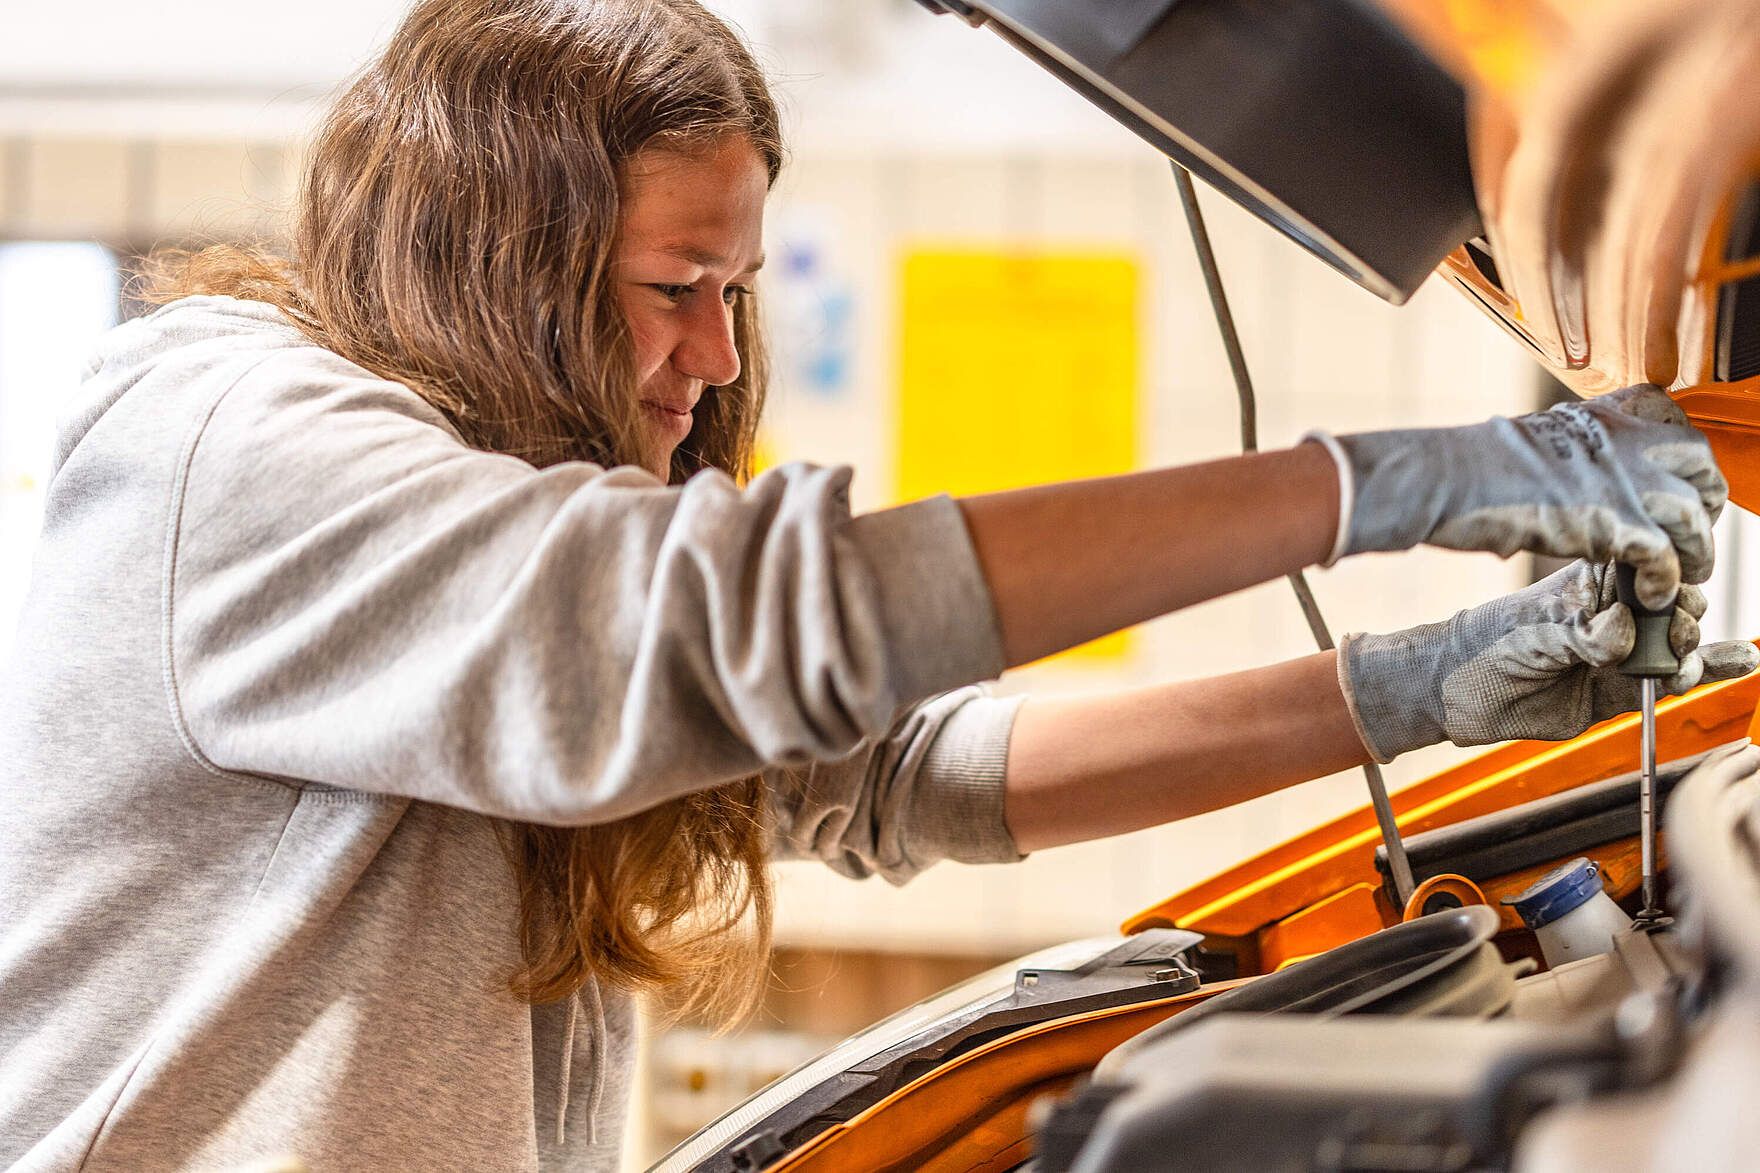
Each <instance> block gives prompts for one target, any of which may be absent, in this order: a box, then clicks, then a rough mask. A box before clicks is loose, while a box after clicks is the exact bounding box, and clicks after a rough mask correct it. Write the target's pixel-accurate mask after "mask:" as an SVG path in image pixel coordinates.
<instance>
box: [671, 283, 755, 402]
mask: <svg viewBox="0 0 1760 1173" xmlns="http://www.w3.org/2000/svg"><path fill="white" fill-rule="evenodd" d="M672 361H673V365H674V366H676V367H677V368H678V370H679V373H680V374H683V375H686V376H688V377H690V378H693V379H701V380H702V381H703V382H704V383H705V384H707V385H708V386H710V387H720V386H724V385H726V384H728V383H731V382H733V381H734V380H735V379H737V378H739V349H738V348H737V347H736V346H735V345H734V341H733V307H732V306H729V305H727V304H726V303H724V302H720V301H716V302H713V303H711V304H710V305H706V306H704V307H703V309H702V311H701V312H700V313H697V314H693V315H692V316H691V320H690V324H689V326H688V327H687V329H686V331H685V335H684V337H683V338H681V339H680V340H679V345H678V349H677V350H676V351H675V352H674V353H673V360H672Z"/></svg>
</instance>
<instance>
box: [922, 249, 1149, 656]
mask: <svg viewBox="0 0 1760 1173" xmlns="http://www.w3.org/2000/svg"><path fill="white" fill-rule="evenodd" d="M1138 285H1139V267H1138V264H1137V261H1136V260H1135V258H1133V257H1131V256H1129V255H1127V254H1122V253H1116V252H1095V253H1087V252H1083V253H1074V252H1034V251H1024V252H997V251H975V250H959V249H921V250H917V251H913V252H910V253H908V254H907V255H906V256H905V258H904V262H903V280H902V289H903V299H902V305H901V312H900V346H901V354H900V358H899V395H898V443H897V447H896V451H897V453H898V478H897V497H898V500H900V501H910V500H915V499H917V498H920V497H926V496H929V495H931V494H934V493H953V494H955V495H962V494H969V493H984V492H991V491H994V490H997V489H1011V488H1018V487H1020V486H1022V485H1031V484H1041V483H1044V482H1046V481H1058V480H1069V479H1071V478H1075V477H1089V476H1102V475H1106V474H1109V473H1120V472H1128V471H1129V470H1131V469H1132V468H1135V467H1136V464H1137V415H1138V382H1139V370H1138V365H1139V354H1138V341H1137V298H1138ZM1129 651H1130V638H1129V633H1120V634H1119V635H1115V636H1109V637H1107V638H1105V639H1102V640H1097V641H1095V642H1094V643H1092V644H1089V645H1087V646H1086V647H1084V648H1080V649H1077V650H1076V652H1074V653H1071V654H1072V655H1077V656H1081V657H1084V658H1092V657H1100V658H1116V657H1120V656H1124V655H1127V654H1128V653H1129Z"/></svg>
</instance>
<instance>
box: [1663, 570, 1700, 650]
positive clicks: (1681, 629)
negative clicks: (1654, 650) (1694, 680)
mask: <svg viewBox="0 0 1760 1173" xmlns="http://www.w3.org/2000/svg"><path fill="white" fill-rule="evenodd" d="M1682 589H1683V590H1688V589H1691V588H1687V587H1683V588H1682ZM1668 646H1669V648H1670V649H1672V650H1673V652H1674V654H1675V656H1676V658H1679V657H1681V656H1684V655H1686V654H1687V653H1688V652H1690V651H1692V650H1693V649H1694V648H1696V647H1698V646H1699V621H1698V620H1697V619H1694V618H1693V617H1692V616H1691V615H1689V614H1687V612H1686V611H1684V610H1682V609H1681V608H1679V607H1676V608H1675V611H1674V617H1673V618H1672V619H1670V620H1669V621H1668Z"/></svg>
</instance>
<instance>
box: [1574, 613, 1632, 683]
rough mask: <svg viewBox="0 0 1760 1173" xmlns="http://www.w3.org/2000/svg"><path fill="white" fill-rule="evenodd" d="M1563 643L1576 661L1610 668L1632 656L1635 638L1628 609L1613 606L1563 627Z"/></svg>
mask: <svg viewBox="0 0 1760 1173" xmlns="http://www.w3.org/2000/svg"><path fill="white" fill-rule="evenodd" d="M1563 627H1564V629H1565V642H1566V644H1567V645H1569V647H1570V650H1571V651H1572V652H1573V653H1574V654H1575V655H1576V657H1577V659H1579V660H1581V661H1582V662H1583V663H1585V664H1589V665H1592V666H1594V667H1596V668H1611V667H1613V666H1614V665H1615V664H1619V663H1623V662H1624V661H1625V658H1626V657H1627V656H1629V655H1631V654H1632V645H1633V643H1635V642H1636V640H1637V636H1638V628H1637V624H1635V623H1634V622H1633V621H1632V609H1631V608H1630V607H1628V606H1626V605H1625V604H1624V603H1615V604H1614V605H1613V606H1611V607H1609V608H1607V609H1606V610H1605V611H1602V612H1600V613H1599V614H1596V615H1592V616H1590V617H1589V618H1588V619H1587V620H1586V621H1584V620H1579V621H1577V622H1574V623H1567V624H1564V625H1563Z"/></svg>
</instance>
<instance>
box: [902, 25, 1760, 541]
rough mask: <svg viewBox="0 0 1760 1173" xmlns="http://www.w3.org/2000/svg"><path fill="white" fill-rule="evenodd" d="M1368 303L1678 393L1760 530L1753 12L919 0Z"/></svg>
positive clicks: (1578, 383)
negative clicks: (1436, 313)
mask: <svg viewBox="0 0 1760 1173" xmlns="http://www.w3.org/2000/svg"><path fill="white" fill-rule="evenodd" d="M922 2H923V3H924V4H926V5H927V6H928V7H930V8H931V9H934V10H936V11H941V12H949V13H953V14H954V15H957V16H961V17H963V18H965V19H966V20H968V21H969V22H971V23H973V24H976V25H982V26H985V27H987V28H989V29H991V30H992V31H994V32H995V33H996V34H998V35H999V36H1001V37H1003V39H1005V40H1007V41H1008V42H1009V43H1011V44H1013V45H1014V46H1015V47H1017V48H1018V49H1020V50H1021V51H1022V52H1023V53H1025V54H1026V55H1027V56H1029V57H1031V58H1032V59H1033V60H1034V61H1036V62H1038V63H1039V64H1040V65H1042V66H1043V67H1044V68H1046V69H1047V70H1048V71H1049V72H1051V73H1052V74H1054V75H1055V76H1056V77H1058V78H1059V79H1060V80H1061V81H1063V82H1064V83H1065V84H1067V85H1069V86H1071V87H1072V88H1074V89H1075V90H1077V91H1078V92H1080V93H1081V94H1083V95H1084V96H1085V97H1087V98H1088V99H1089V100H1091V101H1093V102H1094V103H1095V104H1096V105H1098V106H1099V107H1100V108H1101V109H1103V110H1105V111H1106V112H1107V113H1108V114H1110V115H1111V116H1113V117H1114V118H1116V119H1117V120H1118V121H1120V122H1121V123H1123V124H1124V125H1125V126H1127V127H1129V128H1130V129H1131V130H1132V131H1134V132H1135V133H1137V134H1138V135H1140V136H1141V137H1142V138H1143V139H1145V140H1146V141H1147V142H1149V143H1150V144H1151V145H1153V146H1154V147H1155V148H1156V149H1158V150H1160V151H1162V152H1163V153H1165V154H1167V155H1168V156H1169V157H1170V158H1173V159H1175V160H1176V161H1178V162H1179V163H1181V164H1182V165H1184V166H1186V167H1187V168H1189V169H1190V170H1192V171H1193V172H1194V173H1195V174H1197V175H1199V176H1200V177H1202V178H1203V179H1205V180H1206V181H1208V182H1209V183H1210V184H1211V185H1212V186H1214V187H1215V188H1216V189H1217V190H1218V191H1219V192H1221V193H1222V194H1223V195H1225V196H1227V197H1228V198H1230V199H1232V200H1234V201H1235V202H1237V203H1239V204H1240V205H1242V206H1243V207H1245V208H1246V209H1247V210H1249V211H1250V212H1252V213H1253V214H1254V215H1255V216H1257V217H1259V218H1260V219H1261V220H1263V221H1265V222H1266V223H1267V224H1269V225H1271V226H1272V227H1273V228H1275V229H1277V230H1278V231H1279V232H1281V233H1283V234H1284V235H1285V236H1288V237H1289V238H1291V239H1292V240H1295V241H1296V242H1298V243H1299V244H1301V245H1302V246H1303V247H1304V248H1306V249H1308V250H1309V251H1310V252H1312V253H1314V254H1315V255H1316V256H1318V257H1320V258H1321V259H1323V260H1325V261H1326V262H1327V263H1328V264H1330V265H1331V266H1332V267H1333V268H1335V269H1337V270H1338V271H1340V272H1341V273H1343V274H1345V275H1346V276H1348V277H1350V278H1351V279H1352V280H1354V281H1356V282H1357V283H1358V284H1360V285H1362V286H1363V287H1364V288H1366V289H1369V290H1370V291H1372V292H1374V293H1376V294H1377V295H1379V296H1381V297H1383V298H1386V299H1387V300H1389V301H1393V302H1396V303H1397V302H1403V301H1404V300H1405V299H1406V298H1407V297H1408V296H1410V295H1411V293H1412V292H1413V291H1414V290H1415V289H1416V288H1417V286H1418V285H1419V284H1420V283H1421V282H1422V281H1423V280H1424V279H1425V277H1427V276H1428V275H1429V274H1430V273H1431V272H1432V271H1434V272H1436V273H1437V274H1438V275H1439V276H1441V277H1442V278H1443V279H1444V280H1446V281H1448V282H1449V283H1450V284H1452V285H1454V286H1455V287H1456V288H1457V289H1459V290H1460V291H1461V292H1462V293H1463V294H1465V295H1466V296H1467V297H1468V298H1469V300H1471V301H1472V302H1473V303H1474V304H1475V305H1477V306H1478V307H1479V308H1480V309H1482V310H1483V311H1484V312H1485V313H1487V314H1489V315H1490V316H1491V317H1492V318H1493V319H1495V320H1496V321H1497V322H1498V323H1499V324H1500V325H1501V326H1503V328H1504V329H1505V330H1507V331H1508V332H1509V333H1510V334H1511V335H1512V336H1513V337H1515V338H1516V339H1518V340H1519V341H1520V342H1521V344H1522V345H1523V346H1524V347H1526V348H1527V349H1528V350H1529V351H1530V353H1532V354H1533V356H1534V357H1535V359H1536V360H1537V361H1539V362H1540V363H1541V364H1543V365H1544V366H1545V367H1547V368H1548V369H1549V370H1551V371H1552V372H1553V373H1554V374H1555V375H1556V376H1557V377H1558V378H1560V379H1561V380H1563V381H1564V382H1565V383H1566V384H1567V385H1569V386H1570V387H1571V388H1572V389H1574V390H1575V391H1577V392H1578V393H1579V394H1582V395H1597V394H1601V393H1604V392H1607V391H1611V390H1614V389H1616V388H1619V387H1624V386H1628V385H1630V384H1633V383H1642V382H1648V383H1656V384H1658V385H1660V386H1662V387H1666V388H1668V389H1670V391H1671V392H1672V393H1673V394H1674V395H1675V398H1676V400H1677V401H1678V402H1679V403H1680V404H1681V406H1682V407H1683V408H1685V409H1686V411H1687V413H1688V415H1689V416H1691V417H1692V418H1693V420H1694V421H1695V422H1696V423H1698V424H1699V426H1700V427H1701V428H1702V429H1703V430H1704V431H1705V432H1706V434H1707V435H1708V436H1709V437H1710V438H1711V442H1712V446H1713V448H1714V449H1715V450H1716V452H1717V455H1718V459H1719V461H1720V463H1721V464H1722V466H1723V469H1724V472H1725V475H1726V476H1727V477H1728V478H1729V481H1730V485H1731V497H1732V499H1733V500H1734V501H1736V502H1737V503H1738V504H1740V505H1744V506H1746V507H1750V508H1760V184H1757V182H1756V179H1757V177H1760V100H1756V99H1757V98H1760V81H1757V79H1760V36H1756V35H1755V33H1754V25H1755V20H1756V16H1757V14H1760V8H1757V6H1756V4H1755V3H1754V0H1674V2H1671V3H1657V2H1656V0H1457V2H1454V3H1448V4H1439V3H1436V2H1435V0H1313V2H1312V3H1308V4H1301V5H1268V4H1258V3H1248V2H1245V0H922Z"/></svg>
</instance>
